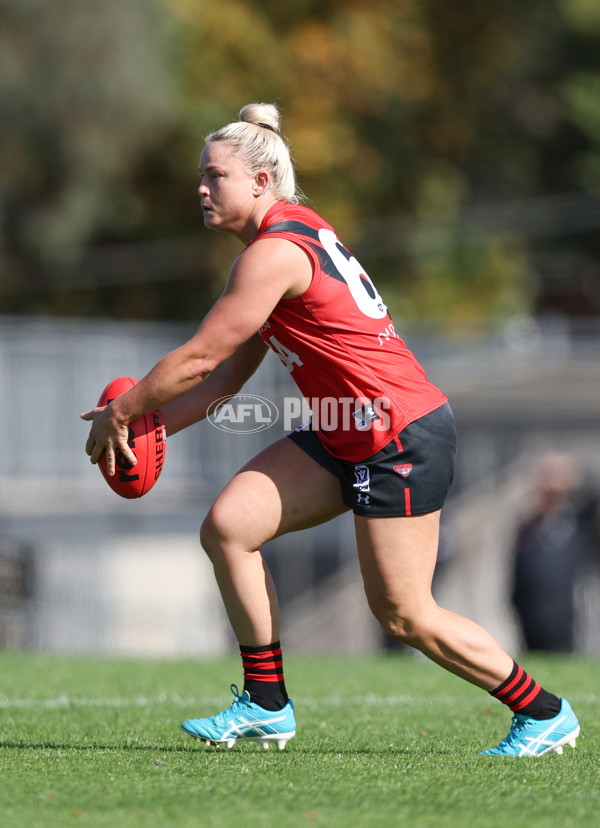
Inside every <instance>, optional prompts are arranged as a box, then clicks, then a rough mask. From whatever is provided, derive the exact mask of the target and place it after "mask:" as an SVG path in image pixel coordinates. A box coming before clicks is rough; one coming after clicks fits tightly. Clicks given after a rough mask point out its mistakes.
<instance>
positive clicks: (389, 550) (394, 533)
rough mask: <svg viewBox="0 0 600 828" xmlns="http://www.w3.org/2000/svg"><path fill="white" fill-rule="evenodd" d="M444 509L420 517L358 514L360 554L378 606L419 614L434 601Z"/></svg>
mask: <svg viewBox="0 0 600 828" xmlns="http://www.w3.org/2000/svg"><path fill="white" fill-rule="evenodd" d="M439 522H440V512H439V511H436V512H431V513H429V514H424V515H417V516H415V517H391V518H366V517H362V516H359V515H355V527H356V541H357V547H358V557H359V561H360V567H361V572H362V577H363V582H364V585H365V592H366V595H367V599H368V601H369V605H370V606H371V609H372V610H373V612H374V613H375V614H376V615H377V616H379V615H380V614H381V613H383V614H385V613H388V612H393V613H395V614H398V615H406V616H410V615H414V614H415V613H421V612H423V611H424V610H425V609H426V608H427V607H428V606H429V604H430V602H431V601H432V597H431V582H432V579H433V572H434V569H435V564H436V560H437V552H438V544H439Z"/></svg>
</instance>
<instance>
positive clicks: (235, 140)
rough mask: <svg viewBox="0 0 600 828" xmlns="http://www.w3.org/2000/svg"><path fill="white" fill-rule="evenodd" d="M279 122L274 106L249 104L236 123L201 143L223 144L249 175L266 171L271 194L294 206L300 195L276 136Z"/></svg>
mask: <svg viewBox="0 0 600 828" xmlns="http://www.w3.org/2000/svg"><path fill="white" fill-rule="evenodd" d="M280 123H281V115H280V112H279V108H278V107H277V105H276V104H272V103H251V104H247V105H246V106H244V107H243V108H242V109H241V110H240V114H239V118H238V120H237V121H235V122H234V123H232V124H227V125H226V126H224V127H221V129H218V130H216V131H215V132H211V133H210V135H207V136H206V138H205V139H204V140H205V142H206V143H207V144H210V143H212V142H213V141H227V143H229V144H231V146H232V147H233V148H234V150H235V152H236V153H237V155H238V156H239V158H240V159H241V160H242V161H243V163H244V165H245V166H246V169H247V170H248V172H249V173H250V174H251V175H253V174H254V173H257V172H258V171H259V170H267V171H268V172H269V173H270V174H271V189H272V191H273V193H274V195H275V196H277V197H278V198H281V199H283V200H284V201H289V202H290V203H291V204H298V202H299V201H301V200H302V199H303V198H304V194H303V192H302V190H300V188H299V187H298V185H297V183H296V173H295V171H294V164H293V162H292V158H291V156H290V150H289V147H288V145H287V142H285V141H284V140H283V139H282V138H281V136H280V135H279V129H280Z"/></svg>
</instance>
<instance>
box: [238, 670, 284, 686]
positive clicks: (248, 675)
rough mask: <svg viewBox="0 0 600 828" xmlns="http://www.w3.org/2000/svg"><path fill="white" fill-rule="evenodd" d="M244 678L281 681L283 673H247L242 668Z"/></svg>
mask: <svg viewBox="0 0 600 828" xmlns="http://www.w3.org/2000/svg"><path fill="white" fill-rule="evenodd" d="M244 678H245V679H253V680H254V681H267V682H269V681H270V682H273V683H275V682H278V681H283V673H273V674H271V673H249V672H248V671H247V670H244Z"/></svg>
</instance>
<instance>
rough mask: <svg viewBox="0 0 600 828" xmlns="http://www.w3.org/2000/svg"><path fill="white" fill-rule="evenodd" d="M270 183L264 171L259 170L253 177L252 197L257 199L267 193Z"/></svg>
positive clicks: (267, 174)
mask: <svg viewBox="0 0 600 828" xmlns="http://www.w3.org/2000/svg"><path fill="white" fill-rule="evenodd" d="M270 186H271V181H270V178H269V173H268V172H267V171H266V170H259V171H258V172H257V173H256V175H255V176H254V187H253V190H254V195H255V196H256V197H257V198H258V197H259V196H262V195H264V194H265V193H266V192H268V191H269V188H270Z"/></svg>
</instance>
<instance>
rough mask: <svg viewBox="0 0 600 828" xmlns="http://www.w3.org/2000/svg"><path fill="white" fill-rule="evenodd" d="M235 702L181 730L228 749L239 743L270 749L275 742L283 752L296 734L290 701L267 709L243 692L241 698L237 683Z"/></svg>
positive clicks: (189, 721)
mask: <svg viewBox="0 0 600 828" xmlns="http://www.w3.org/2000/svg"><path fill="white" fill-rule="evenodd" d="M231 692H232V693H233V697H234V698H233V703H232V705H231V707H228V708H227V710H223V711H222V712H221V713H217V715H216V716H211V717H210V718H208V719H188V720H187V722H184V723H183V724H182V725H181V727H182V728H183V729H184V730H185V732H186V733H189V735H190V736H194V737H195V738H196V739H197V740H198V741H199V742H201V741H203V742H206V744H207V745H210V744H215V745H216V744H222V743H225V744H226V745H227V747H228V748H230V747H233V746H234V745H235V743H236V742H260V744H262V746H263V747H264V748H268V747H269V745H270V744H271V742H275V743H276V745H277V747H278V748H279V749H280V750H283V748H284V747H285V746H286V744H287V742H288V741H289V740H290V739H292V738H293V737H294V736H295V735H296V719H295V717H294V705H293V704H292V701H291V699H290V700H289V701H288V703H287V704H286V706H285V707H284V708H283V709H282V710H265V709H264V708H263V707H259V706H258V705H257V704H254V702H252V701H250V694H249V693H248V691H247V690H244V692H243V693H242V695H241V696H240V694H239V691H238V688H237V687H236V685H235V684H232V685H231Z"/></svg>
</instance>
